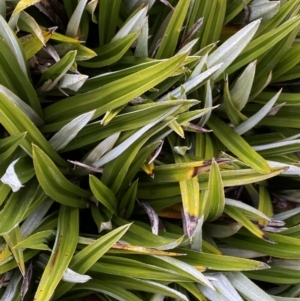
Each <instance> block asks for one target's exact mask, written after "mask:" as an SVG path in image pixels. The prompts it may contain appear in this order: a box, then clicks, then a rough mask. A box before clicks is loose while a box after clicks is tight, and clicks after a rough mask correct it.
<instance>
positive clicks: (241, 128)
mask: <svg viewBox="0 0 300 301" xmlns="http://www.w3.org/2000/svg"><path fill="white" fill-rule="evenodd" d="M280 93H281V90H280V91H279V92H278V93H277V94H276V95H275V96H274V97H273V98H272V99H270V101H268V102H267V103H266V104H265V105H264V106H263V107H262V108H261V109H260V110H259V111H258V112H257V113H256V114H254V115H252V116H251V117H249V119H247V120H245V121H244V122H242V123H240V124H239V125H238V126H236V127H235V128H234V130H235V132H236V133H238V134H239V135H243V134H244V133H246V132H247V131H248V130H250V129H252V128H253V127H254V126H255V125H256V124H258V123H259V122H260V121H261V120H262V119H263V118H264V117H265V116H266V115H267V114H268V113H269V112H270V110H271V109H272V107H273V106H274V104H275V102H276V101H277V99H278V97H279V95H280Z"/></svg>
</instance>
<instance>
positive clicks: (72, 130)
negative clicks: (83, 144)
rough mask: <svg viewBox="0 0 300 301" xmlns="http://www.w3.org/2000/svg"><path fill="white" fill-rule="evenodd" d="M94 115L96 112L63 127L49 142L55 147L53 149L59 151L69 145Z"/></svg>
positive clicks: (77, 118) (79, 117) (86, 114)
mask: <svg viewBox="0 0 300 301" xmlns="http://www.w3.org/2000/svg"><path fill="white" fill-rule="evenodd" d="M94 113H95V111H92V112H88V113H85V114H82V115H80V116H78V117H76V118H75V119H73V120H72V121H71V122H69V123H68V124H66V125H65V126H64V127H62V128H61V129H60V130H59V131H58V132H57V133H56V134H55V135H53V136H52V138H51V139H50V140H49V143H50V145H51V146H52V147H53V149H55V150H56V151H58V150H61V149H63V148H64V147H65V146H66V145H68V143H69V142H70V141H72V140H73V139H74V138H75V137H76V135H77V134H78V132H79V131H80V130H81V129H83V128H84V127H85V126H86V124H87V123H88V122H89V121H90V120H91V119H92V117H93V115H94Z"/></svg>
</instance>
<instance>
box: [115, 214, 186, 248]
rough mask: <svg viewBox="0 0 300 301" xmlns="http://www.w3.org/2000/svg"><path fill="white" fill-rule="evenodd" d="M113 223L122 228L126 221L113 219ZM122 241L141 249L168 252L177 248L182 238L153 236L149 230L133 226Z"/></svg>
mask: <svg viewBox="0 0 300 301" xmlns="http://www.w3.org/2000/svg"><path fill="white" fill-rule="evenodd" d="M113 223H114V224H116V225H117V226H123V225H124V224H125V223H126V221H124V220H123V219H121V218H118V217H114V218H113ZM177 237H178V236H177ZM123 240H124V241H126V242H127V243H130V244H133V245H137V246H141V247H146V248H155V249H158V250H170V249H173V248H175V247H177V246H178V245H179V244H180V243H181V242H182V240H183V237H179V238H176V239H174V238H166V237H162V236H159V235H154V234H152V233H151V232H150V231H149V230H146V229H144V228H143V227H140V226H138V225H135V224H133V225H131V227H130V229H129V230H128V232H127V233H126V234H125V235H124V237H123ZM183 253H184V252H183Z"/></svg>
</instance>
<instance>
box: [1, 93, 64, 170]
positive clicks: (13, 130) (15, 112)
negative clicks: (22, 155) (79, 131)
mask: <svg viewBox="0 0 300 301" xmlns="http://www.w3.org/2000/svg"><path fill="white" fill-rule="evenodd" d="M0 100H1V102H0V112H1V114H0V122H1V123H2V125H3V126H4V127H5V128H6V130H7V131H8V132H9V133H10V134H11V135H17V134H20V133H25V132H27V133H26V136H25V138H24V139H23V140H21V141H20V145H21V146H22V148H23V149H24V150H25V151H26V152H27V153H29V154H31V152H32V148H31V143H32V142H33V143H35V144H36V145H38V146H39V147H40V148H41V149H43V150H44V151H45V152H47V154H48V155H49V156H50V157H51V158H52V159H53V160H54V161H55V162H57V163H59V164H61V165H62V166H67V165H69V164H68V163H67V162H66V161H65V160H63V159H62V158H61V157H60V156H59V155H58V154H57V153H56V152H55V151H54V150H53V148H52V147H51V146H50V144H49V143H48V141H47V140H46V139H45V137H44V136H43V135H42V134H41V132H40V131H39V130H38V129H37V128H36V126H35V125H34V124H33V122H32V121H31V120H30V119H29V118H28V116H27V115H26V114H25V113H24V112H23V111H22V110H21V109H20V108H19V107H18V106H17V105H16V104H15V103H14V101H13V100H11V99H10V98H8V97H7V95H5V94H4V93H1V92H0Z"/></svg>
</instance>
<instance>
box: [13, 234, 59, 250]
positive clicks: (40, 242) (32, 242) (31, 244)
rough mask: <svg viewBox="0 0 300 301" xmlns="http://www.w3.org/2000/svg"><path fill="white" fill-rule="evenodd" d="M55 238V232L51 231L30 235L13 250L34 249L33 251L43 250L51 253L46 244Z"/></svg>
mask: <svg viewBox="0 0 300 301" xmlns="http://www.w3.org/2000/svg"><path fill="white" fill-rule="evenodd" d="M54 237H55V232H54V231H53V230H46V231H41V232H37V233H34V234H32V235H31V236H29V237H27V238H26V239H24V240H22V241H20V242H19V243H18V244H17V245H16V246H15V248H16V249H18V248H21V249H22V248H24V249H27V248H29V249H35V250H45V251H51V249H50V248H49V247H48V245H47V244H46V243H47V242H48V241H49V240H50V241H51V240H52V238H54Z"/></svg>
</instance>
